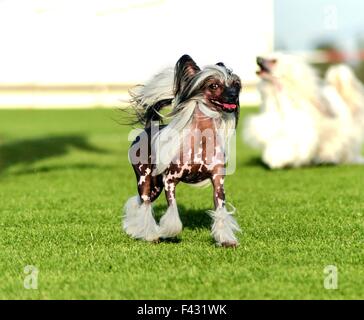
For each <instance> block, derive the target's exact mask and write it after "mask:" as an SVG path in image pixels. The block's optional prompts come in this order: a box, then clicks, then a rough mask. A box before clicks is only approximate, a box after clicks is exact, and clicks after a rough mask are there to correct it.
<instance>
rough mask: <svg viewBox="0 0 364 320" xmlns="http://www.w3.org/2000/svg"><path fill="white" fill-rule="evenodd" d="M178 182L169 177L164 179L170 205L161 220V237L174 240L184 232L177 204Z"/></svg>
mask: <svg viewBox="0 0 364 320" xmlns="http://www.w3.org/2000/svg"><path fill="white" fill-rule="evenodd" d="M177 183H178V181H176V180H175V179H173V178H170V177H169V176H168V175H166V176H165V177H164V190H165V193H166V199H167V203H168V209H167V212H166V213H165V214H164V215H163V217H162V218H161V220H160V223H159V225H160V229H159V232H160V237H161V238H173V237H175V236H177V235H178V234H179V233H180V232H181V231H182V222H181V219H180V218H179V213H178V208H177V202H176V186H177Z"/></svg>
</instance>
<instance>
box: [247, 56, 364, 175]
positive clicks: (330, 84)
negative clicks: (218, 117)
mask: <svg viewBox="0 0 364 320" xmlns="http://www.w3.org/2000/svg"><path fill="white" fill-rule="evenodd" d="M257 63H258V66H259V67H260V70H259V71H258V72H257V73H258V75H259V76H260V78H261V79H262V81H261V83H260V84H259V91H260V93H261V96H262V105H261V110H260V113H259V114H258V115H252V116H249V117H248V118H247V119H246V121H245V125H244V131H243V135H244V139H245V141H246V142H247V143H248V144H249V145H251V146H253V147H256V148H259V149H260V150H262V160H263V162H264V163H265V164H266V165H268V166H269V167H270V168H271V169H279V168H285V167H300V166H304V165H310V164H320V163H328V164H340V163H355V164H358V163H364V161H363V157H362V156H361V148H362V144H363V140H364V87H363V85H362V84H361V83H360V82H359V80H358V79H357V78H356V77H355V75H354V73H353V71H352V70H351V69H350V68H349V67H347V66H344V65H339V66H334V67H331V68H330V69H329V70H328V72H327V75H326V79H325V82H323V81H321V80H320V78H319V77H318V76H317V74H316V72H315V70H314V69H313V68H312V67H310V66H309V65H308V64H306V63H305V62H303V61H302V60H301V59H299V58H297V57H293V56H288V55H282V54H276V55H274V56H273V57H269V58H258V59H257Z"/></svg>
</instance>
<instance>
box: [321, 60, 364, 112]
mask: <svg viewBox="0 0 364 320" xmlns="http://www.w3.org/2000/svg"><path fill="white" fill-rule="evenodd" d="M325 78H326V79H325V80H326V82H327V83H328V84H330V85H332V86H333V87H335V89H336V90H337V92H338V93H339V94H340V96H341V98H342V99H343V100H344V101H345V103H346V104H347V105H348V107H349V109H350V111H351V113H352V114H353V115H354V116H355V115H357V113H358V112H360V113H362V112H363V111H364V86H363V84H362V83H361V82H360V80H359V79H358V78H357V77H356V75H355V73H354V71H353V70H352V69H351V68H350V67H348V66H346V65H343V64H341V65H336V66H332V67H330V68H329V69H328V71H327V73H326V77H325Z"/></svg>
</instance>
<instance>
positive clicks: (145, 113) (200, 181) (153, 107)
mask: <svg viewBox="0 0 364 320" xmlns="http://www.w3.org/2000/svg"><path fill="white" fill-rule="evenodd" d="M240 90H241V82H240V79H239V77H238V76H237V75H235V74H234V73H232V71H231V70H230V69H228V68H227V67H225V65H224V64H223V63H221V62H220V63H217V64H215V65H210V66H207V67H205V68H203V69H200V68H199V67H198V66H197V64H196V63H195V62H194V61H193V60H192V58H191V57H190V56H188V55H184V56H182V57H181V58H180V59H179V60H178V62H177V64H176V66H175V68H174V69H173V68H169V69H166V70H164V71H162V72H161V73H159V74H157V75H156V76H155V77H154V78H152V79H151V80H150V81H149V82H148V83H147V84H145V85H143V86H138V87H136V88H135V89H134V90H133V91H132V92H131V96H132V98H131V105H132V107H133V108H134V110H135V111H136V115H137V118H138V120H137V122H139V123H141V124H143V125H144V130H143V131H142V132H141V133H140V134H139V135H138V137H137V138H136V139H135V141H134V142H133V143H132V146H131V147H130V150H129V160H130V161H131V163H132V166H133V169H134V171H135V174H136V179H137V187H138V195H137V196H135V197H132V198H130V199H129V200H128V201H127V203H126V205H125V207H124V218H123V229H124V230H125V232H126V233H127V234H129V235H130V236H131V237H133V238H137V239H144V240H147V241H158V240H159V239H160V238H162V239H163V238H172V237H175V236H177V235H178V234H179V233H180V232H181V231H182V223H181V220H180V217H179V214H178V208H177V203H176V186H177V184H178V183H179V182H185V183H188V184H194V185H206V184H209V183H211V184H212V186H213V199H214V205H215V209H214V210H213V211H209V213H210V215H211V217H212V219H213V224H212V236H213V237H214V239H215V241H216V243H217V244H218V245H221V246H226V247H235V246H237V245H238V241H237V238H236V236H235V232H236V231H240V229H239V226H238V224H237V222H236V221H235V219H234V217H233V212H234V210H232V211H228V210H227V208H226V203H225V191H224V179H225V174H226V163H227V158H228V147H227V146H228V143H229V140H230V138H231V137H232V135H234V133H235V128H236V125H237V121H238V117H239V108H240V107H239V93H240ZM165 107H171V108H172V111H171V112H170V113H169V114H167V115H162V114H161V113H160V111H161V109H162V108H165ZM166 118H167V119H170V120H169V123H168V124H167V125H163V124H162V120H164V119H166ZM163 188H164V190H165V195H166V199H167V203H168V209H167V211H166V213H165V214H164V215H163V216H162V218H161V220H160V222H159V225H158V224H157V223H156V221H155V219H154V216H153V212H152V203H153V202H154V201H155V200H156V199H157V198H158V196H159V195H160V194H161V192H162V191H163Z"/></svg>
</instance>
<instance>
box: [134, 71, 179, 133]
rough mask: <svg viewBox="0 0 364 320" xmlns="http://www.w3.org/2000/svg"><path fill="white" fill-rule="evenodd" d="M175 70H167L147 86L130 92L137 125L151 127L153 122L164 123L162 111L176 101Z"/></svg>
mask: <svg viewBox="0 0 364 320" xmlns="http://www.w3.org/2000/svg"><path fill="white" fill-rule="evenodd" d="M173 86H174V69H173V68H167V69H165V70H163V71H162V72H160V73H158V74H157V75H155V76H154V77H153V78H152V79H150V80H149V81H148V82H147V83H146V84H145V85H138V86H136V87H134V88H133V89H131V90H130V91H129V94H130V96H131V99H130V106H131V107H132V108H133V110H134V111H135V115H136V121H135V122H134V123H135V124H136V123H140V124H142V125H143V126H145V127H149V126H150V123H151V122H152V121H162V120H163V115H162V114H161V113H160V111H161V109H163V108H165V107H167V106H170V105H172V101H173V99H174V89H173Z"/></svg>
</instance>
